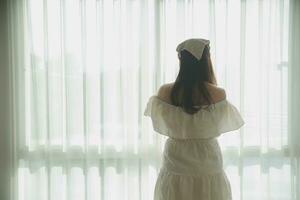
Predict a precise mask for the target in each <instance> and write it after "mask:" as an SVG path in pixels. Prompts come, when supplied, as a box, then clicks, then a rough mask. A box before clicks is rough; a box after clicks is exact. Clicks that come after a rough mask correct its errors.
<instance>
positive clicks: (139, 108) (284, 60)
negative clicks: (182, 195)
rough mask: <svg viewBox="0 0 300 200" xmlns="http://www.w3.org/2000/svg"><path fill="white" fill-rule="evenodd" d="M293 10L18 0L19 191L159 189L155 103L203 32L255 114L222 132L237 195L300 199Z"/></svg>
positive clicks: (94, 193)
mask: <svg viewBox="0 0 300 200" xmlns="http://www.w3.org/2000/svg"><path fill="white" fill-rule="evenodd" d="M289 10H290V3H289V0H148V1H144V0H11V1H10V22H11V23H10V24H11V27H10V30H11V35H10V36H11V60H12V63H11V65H12V66H13V78H14V81H13V83H14V84H13V88H14V97H15V98H14V111H15V118H14V133H15V134H14V161H15V170H16V174H15V176H14V185H13V187H14V189H15V193H14V195H15V199H17V200H96V199H97V200H99V199H100V200H121V199H122V200H151V199H153V192H154V185H155V181H156V178H157V175H158V170H159V167H160V164H161V154H162V150H163V145H164V141H165V139H166V137H164V136H161V135H158V134H157V133H155V132H154V131H153V130H152V125H151V122H150V120H149V119H147V118H146V117H144V116H143V111H144V109H145V106H146V102H147V100H148V97H149V96H151V95H152V94H154V93H156V92H157V89H158V88H159V86H160V85H161V84H164V83H168V82H172V81H174V79H175V77H176V74H177V72H178V69H179V66H178V58H177V54H176V51H175V48H176V45H177V44H178V43H179V42H181V41H182V40H184V39H187V38H191V37H196V38H207V39H209V40H211V53H212V58H213V64H214V68H215V71H216V75H217V80H218V84H219V85H220V86H221V87H224V88H225V89H226V91H227V97H228V99H229V100H230V101H231V102H233V103H234V104H235V105H236V106H237V107H238V108H239V110H240V111H241V113H242V115H243V117H244V119H245V122H246V124H245V126H244V127H243V128H242V129H241V130H240V131H235V132H231V133H227V134H225V135H223V136H221V137H220V138H219V142H220V145H221V148H222V153H223V155H224V169H225V171H226V173H227V175H228V177H229V180H230V182H231V185H232V191H233V197H234V200H253V199H255V200H296V199H299V193H298V196H296V195H297V190H299V189H298V188H297V187H299V176H300V175H299V173H298V172H297V169H298V171H299V155H298V165H296V164H295V155H293V156H292V155H291V153H290V152H291V151H290V148H289V147H290V145H289V142H288V141H289V134H288V67H287V66H288V44H289V43H288V41H289V21H290V20H289V14H290V13H289ZM293 134H299V133H296V132H294V133H293ZM298 150H299V149H298ZM296 163H297V162H296ZM297 167H298V168H297ZM296 168H297V169H296Z"/></svg>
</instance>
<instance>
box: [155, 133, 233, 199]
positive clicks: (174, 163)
mask: <svg viewBox="0 0 300 200" xmlns="http://www.w3.org/2000/svg"><path fill="white" fill-rule="evenodd" d="M162 161H163V162H162V167H161V169H160V172H159V174H158V178H157V180H156V184H155V190H154V200H231V199H232V194H231V187H230V183H229V180H228V178H227V176H226V174H225V172H224V170H223V159H222V154H221V149H220V146H219V144H218V141H217V139H216V138H211V139H197V140H193V139H189V140H179V139H173V138H168V139H167V140H166V143H165V147H164V152H163V160H162Z"/></svg>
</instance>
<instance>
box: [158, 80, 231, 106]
mask: <svg viewBox="0 0 300 200" xmlns="http://www.w3.org/2000/svg"><path fill="white" fill-rule="evenodd" d="M173 86H174V83H167V84H164V85H162V86H161V87H160V88H159V90H158V93H157V96H158V97H159V98H160V99H162V100H163V101H165V102H167V103H169V104H172V101H171V91H172V88H173ZM206 88H207V89H208V91H209V93H210V95H211V97H212V100H213V102H214V103H216V102H219V101H222V100H223V99H225V98H226V92H225V90H224V89H223V88H220V87H217V86H216V85H213V84H210V83H206ZM193 102H194V105H195V106H196V107H198V105H207V103H206V102H205V100H204V98H203V97H202V95H201V92H200V91H199V90H197V89H195V90H194V98H193Z"/></svg>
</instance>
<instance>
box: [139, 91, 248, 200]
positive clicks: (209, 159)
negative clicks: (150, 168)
mask: <svg viewBox="0 0 300 200" xmlns="http://www.w3.org/2000/svg"><path fill="white" fill-rule="evenodd" d="M209 108H211V109H209ZM144 115H145V116H149V117H151V119H152V125H153V128H154V130H155V131H156V132H158V133H160V134H163V135H166V136H168V139H167V140H166V143H165V146H164V151H163V157H162V166H161V168H160V171H159V174H158V177H157V180H156V184H155V189H154V200H231V199H232V193H231V186H230V182H229V180H228V178H227V176H226V174H225V172H224V170H223V159H222V154H221V149H220V146H219V144H218V141H217V137H218V136H219V135H221V134H222V133H225V132H228V131H232V130H236V129H238V128H240V127H241V126H242V125H243V124H244V120H243V119H242V117H241V115H240V113H239V111H238V110H237V108H236V107H235V106H234V105H232V104H231V103H230V102H229V101H228V100H227V99H224V100H222V101H219V102H217V103H215V104H212V105H209V106H208V107H206V108H203V109H201V110H199V111H198V112H197V113H195V114H193V115H192V114H188V113H186V112H184V111H183V109H182V108H181V107H177V106H174V105H172V104H169V103H167V102H165V101H163V100H161V99H160V98H159V97H158V96H155V95H153V96H151V97H150V98H149V100H148V103H147V106H146V109H145V111H144Z"/></svg>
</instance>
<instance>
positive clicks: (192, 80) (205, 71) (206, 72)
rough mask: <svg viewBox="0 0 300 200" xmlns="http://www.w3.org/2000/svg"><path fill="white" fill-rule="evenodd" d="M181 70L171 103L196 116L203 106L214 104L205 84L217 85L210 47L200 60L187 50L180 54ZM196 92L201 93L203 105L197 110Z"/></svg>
mask: <svg viewBox="0 0 300 200" xmlns="http://www.w3.org/2000/svg"><path fill="white" fill-rule="evenodd" d="M179 54H180V56H179V57H180V58H179V60H180V64H179V66H180V69H179V73H178V75H177V78H176V80H175V83H174V86H173V87H172V90H171V96H170V97H171V102H172V104H173V105H176V106H180V107H182V108H183V109H184V111H185V112H187V113H190V114H194V113H196V112H197V111H199V110H200V109H201V107H202V105H208V104H211V103H213V100H212V97H211V95H210V93H209V91H208V89H207V87H206V84H205V82H208V83H212V84H217V82H216V78H215V74H214V71H213V66H212V62H211V59H210V52H209V46H208V45H206V46H205V48H204V50H203V54H202V57H201V59H200V60H198V59H197V58H196V57H194V56H193V55H192V54H191V53H189V52H188V51H186V50H182V51H180V52H179ZM195 90H198V91H199V92H200V96H201V97H202V103H201V104H197V106H200V107H199V108H196V107H195V105H194V102H193V99H194V98H193V97H194V94H195Z"/></svg>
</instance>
